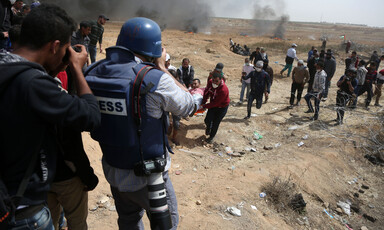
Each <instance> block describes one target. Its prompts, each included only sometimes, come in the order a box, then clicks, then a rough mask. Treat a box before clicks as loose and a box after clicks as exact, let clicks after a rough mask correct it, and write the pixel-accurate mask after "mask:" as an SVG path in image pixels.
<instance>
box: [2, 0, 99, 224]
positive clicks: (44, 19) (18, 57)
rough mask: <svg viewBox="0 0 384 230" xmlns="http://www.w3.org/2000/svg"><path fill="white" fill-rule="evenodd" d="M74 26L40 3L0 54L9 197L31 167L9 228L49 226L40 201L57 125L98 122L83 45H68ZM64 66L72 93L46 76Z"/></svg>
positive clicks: (53, 157) (51, 168) (55, 149)
mask: <svg viewBox="0 0 384 230" xmlns="http://www.w3.org/2000/svg"><path fill="white" fill-rule="evenodd" d="M74 30H75V25H74V21H73V20H72V19H71V18H70V17H69V16H68V15H67V13H66V12H65V11H64V10H63V9H61V8H59V7H57V6H54V5H49V4H46V5H45V4H42V5H40V6H39V7H37V8H36V9H34V10H33V11H31V13H30V14H29V15H27V16H26V18H25V20H24V21H23V24H22V27H21V34H20V41H19V48H18V49H17V50H16V51H15V53H2V54H0V72H1V73H2V74H1V78H0V108H1V112H0V126H1V129H0V158H1V161H0V175H1V181H0V182H1V183H0V189H2V190H3V191H5V190H7V193H8V194H9V195H11V196H14V195H15V194H16V192H17V190H18V188H19V185H20V183H21V181H22V179H23V177H24V175H26V171H27V168H28V166H29V165H32V166H33V173H32V175H31V176H30V178H29V181H28V184H27V188H26V190H25V192H24V194H23V197H22V199H21V200H20V202H19V204H18V207H17V210H16V213H15V219H14V220H12V221H11V222H10V227H9V228H10V229H14V228H17V229H25V228H31V229H32V228H33V229H52V228H53V226H52V220H51V217H50V213H49V210H48V208H47V207H45V204H46V198H47V192H48V191H49V189H50V184H51V182H52V179H53V176H54V174H55V170H56V162H57V155H58V153H59V146H58V136H57V129H58V128H61V127H71V128H73V129H74V130H77V131H79V132H80V131H83V130H87V131H90V130H93V129H94V128H95V127H96V126H98V125H99V124H100V113H99V109H98V104H97V101H96V98H95V97H94V96H93V95H92V92H91V90H90V89H89V87H88V85H87V83H86V81H85V79H84V76H83V74H82V71H81V69H82V67H83V65H84V64H85V62H86V58H87V53H86V50H85V47H83V46H82V47H81V48H82V50H81V52H80V53H77V52H75V51H74V50H73V49H72V48H71V47H70V36H71V34H72V32H73V31H74ZM66 54H67V58H68V59H67V60H68V61H66V62H65V63H64V62H63V58H64V56H65V55H66ZM66 65H69V67H70V69H71V71H72V74H73V76H74V78H75V82H76V88H77V96H71V95H68V94H67V93H66V92H65V91H63V90H62V89H61V88H59V87H58V85H57V83H56V81H55V80H54V78H53V77H52V76H55V75H56V74H57V73H58V71H60V70H62V69H64V68H65V66H66ZM34 156H37V160H36V161H35V162H34V160H33V158H34Z"/></svg>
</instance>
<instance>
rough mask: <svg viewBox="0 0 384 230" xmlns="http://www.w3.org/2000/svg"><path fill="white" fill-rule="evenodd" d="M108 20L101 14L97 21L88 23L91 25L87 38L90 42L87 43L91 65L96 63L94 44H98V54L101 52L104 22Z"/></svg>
mask: <svg viewBox="0 0 384 230" xmlns="http://www.w3.org/2000/svg"><path fill="white" fill-rule="evenodd" d="M108 20H109V18H107V17H106V16H105V15H103V14H101V15H100V16H99V18H98V19H97V21H90V24H91V28H92V29H91V33H90V34H89V38H90V39H91V41H90V42H89V46H88V48H89V56H90V57H91V63H94V62H95V61H96V53H97V48H96V44H97V42H99V50H100V53H102V52H103V47H102V43H103V33H104V27H103V25H105V22H106V21H108Z"/></svg>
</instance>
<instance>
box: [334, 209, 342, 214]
mask: <svg viewBox="0 0 384 230" xmlns="http://www.w3.org/2000/svg"><path fill="white" fill-rule="evenodd" d="M335 211H336V212H337V213H338V214H343V210H341V208H336V210H335Z"/></svg>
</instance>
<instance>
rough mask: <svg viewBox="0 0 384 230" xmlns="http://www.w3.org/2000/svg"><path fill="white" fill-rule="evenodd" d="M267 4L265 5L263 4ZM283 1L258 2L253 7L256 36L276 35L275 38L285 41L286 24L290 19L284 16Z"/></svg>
mask: <svg viewBox="0 0 384 230" xmlns="http://www.w3.org/2000/svg"><path fill="white" fill-rule="evenodd" d="M263 3H265V4H266V5H265V4H263ZM284 9H285V2H284V1H283V0H270V1H257V2H256V3H255V4H254V5H253V18H254V19H255V20H254V24H253V26H254V31H255V33H256V35H264V34H266V33H272V32H273V33H274V37H278V38H281V39H283V38H284V34H285V26H286V22H288V20H289V17H288V16H287V15H284V14H283V12H284Z"/></svg>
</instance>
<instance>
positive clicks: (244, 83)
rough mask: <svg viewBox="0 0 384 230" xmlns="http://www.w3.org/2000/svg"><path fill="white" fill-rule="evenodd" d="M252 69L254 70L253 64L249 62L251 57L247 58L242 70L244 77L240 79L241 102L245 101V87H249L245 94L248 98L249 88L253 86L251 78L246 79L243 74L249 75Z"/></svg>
mask: <svg viewBox="0 0 384 230" xmlns="http://www.w3.org/2000/svg"><path fill="white" fill-rule="evenodd" d="M252 71H253V65H252V64H251V63H249V58H245V61H244V66H243V70H242V77H241V79H240V81H241V91H240V101H239V104H242V103H243V98H244V91H245V89H247V91H246V93H245V95H246V97H245V98H246V99H247V100H248V97H249V92H250V91H249V89H250V88H251V79H247V80H244V79H243V76H247V75H248V74H249V73H250V72H252Z"/></svg>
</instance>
